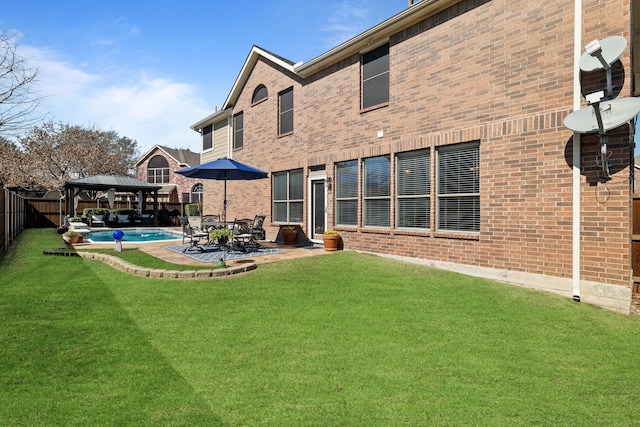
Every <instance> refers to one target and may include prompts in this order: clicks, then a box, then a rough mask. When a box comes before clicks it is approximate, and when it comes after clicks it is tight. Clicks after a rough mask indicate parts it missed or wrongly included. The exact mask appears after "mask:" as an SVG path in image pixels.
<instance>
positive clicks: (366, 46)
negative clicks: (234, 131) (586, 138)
mask: <svg viewBox="0 0 640 427" xmlns="http://www.w3.org/2000/svg"><path fill="white" fill-rule="evenodd" d="M461 1H462V0H421V1H418V2H417V3H415V4H413V5H411V6H409V7H408V8H407V9H404V10H403V11H401V12H399V13H397V14H396V15H394V16H392V17H391V18H389V19H387V20H385V21H383V22H381V23H380V24H378V25H376V26H374V27H372V28H370V29H368V30H366V31H365V32H363V33H361V34H359V35H357V36H355V37H353V38H351V39H349V40H347V41H346V42H344V43H342V44H340V45H338V46H336V47H335V48H333V49H331V50H329V51H327V52H325V53H323V54H322V55H320V56H317V57H316V58H314V59H312V60H310V61H309V62H306V63H304V62H299V63H297V64H294V63H293V62H291V61H288V60H287V59H285V58H283V57H281V56H279V55H276V54H274V53H272V52H269V51H268V50H266V49H263V48H261V47H258V46H255V45H254V46H252V48H251V50H250V51H249V55H247V59H246V60H245V62H244V64H243V66H242V68H241V69H240V73H239V74H238V77H237V78H236V80H235V82H234V84H233V86H232V88H231V91H230V92H229V95H228V96H227V99H226V100H225V102H224V104H223V107H222V110H220V112H216V113H214V114H212V115H210V116H208V117H206V118H204V119H202V120H200V121H198V122H197V123H195V124H193V125H192V126H191V129H193V130H195V131H198V130H199V129H202V127H204V126H206V125H208V124H209V123H210V122H212V121H213V119H215V118H217V116H218V115H220V114H222V112H223V111H224V112H225V113H224V114H227V115H230V111H231V110H232V109H233V106H234V105H235V102H236V100H237V99H238V96H240V92H241V91H242V88H243V87H244V85H245V83H246V82H247V80H248V78H249V75H250V74H251V70H252V69H253V67H254V66H255V64H256V62H258V59H259V58H260V57H263V58H266V59H268V60H270V61H272V62H273V63H275V64H277V65H279V66H280V67H282V68H284V69H285V70H288V71H290V72H292V73H293V74H296V75H299V76H300V77H303V78H306V77H308V76H310V75H312V74H313V73H316V72H318V71H321V70H323V69H325V68H327V67H329V66H331V65H333V64H335V63H337V62H340V61H341V60H343V59H345V58H348V57H349V56H351V55H353V54H355V53H363V52H366V51H368V50H371V49H374V48H376V47H378V46H380V45H381V44H383V43H385V42H387V41H388V40H389V38H390V37H391V36H392V35H393V34H396V33H397V32H399V31H401V30H403V29H404V28H407V27H410V26H411V25H414V24H416V23H418V22H420V21H423V20H424V19H426V18H428V17H429V16H432V15H435V14H436V13H438V12H440V11H442V10H444V9H446V8H448V7H450V6H452V5H454V4H457V3H460V2H461Z"/></svg>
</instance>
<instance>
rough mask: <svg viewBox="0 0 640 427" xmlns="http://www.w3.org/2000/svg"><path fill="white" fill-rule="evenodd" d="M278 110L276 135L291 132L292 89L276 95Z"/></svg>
mask: <svg viewBox="0 0 640 427" xmlns="http://www.w3.org/2000/svg"><path fill="white" fill-rule="evenodd" d="M278 100H279V102H278V104H279V108H280V114H279V118H280V119H279V125H278V135H284V134H287V133H291V132H293V88H289V89H287V90H285V91H283V92H280V94H278Z"/></svg>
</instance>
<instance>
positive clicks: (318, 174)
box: [307, 171, 327, 243]
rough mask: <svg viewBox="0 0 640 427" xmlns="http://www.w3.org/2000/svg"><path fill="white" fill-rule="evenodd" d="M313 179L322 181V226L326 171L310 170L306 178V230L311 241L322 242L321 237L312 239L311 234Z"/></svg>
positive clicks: (325, 205)
mask: <svg viewBox="0 0 640 427" xmlns="http://www.w3.org/2000/svg"><path fill="white" fill-rule="evenodd" d="M314 181H324V206H323V210H324V226H325V228H326V226H327V173H326V171H317V172H315V173H314V172H310V173H309V178H308V180H307V194H308V195H309V197H308V205H309V206H308V212H307V221H308V224H307V230H308V232H309V233H308V234H309V236H308V237H309V240H310V241H312V242H313V243H322V238H319V239H314V238H313V236H314V234H315V232H314V230H313V182H314Z"/></svg>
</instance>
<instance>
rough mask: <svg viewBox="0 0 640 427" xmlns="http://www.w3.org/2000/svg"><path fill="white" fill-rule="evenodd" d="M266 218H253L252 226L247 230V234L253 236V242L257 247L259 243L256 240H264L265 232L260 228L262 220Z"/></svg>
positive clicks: (259, 216)
mask: <svg viewBox="0 0 640 427" xmlns="http://www.w3.org/2000/svg"><path fill="white" fill-rule="evenodd" d="M265 218H266V215H256V216H255V217H254V218H253V224H252V225H251V228H250V229H249V232H250V233H251V234H252V235H253V239H252V240H253V241H254V242H255V243H256V244H257V245H258V246H259V243H258V242H257V241H256V240H264V239H265V232H264V228H262V226H263V225H264V220H265Z"/></svg>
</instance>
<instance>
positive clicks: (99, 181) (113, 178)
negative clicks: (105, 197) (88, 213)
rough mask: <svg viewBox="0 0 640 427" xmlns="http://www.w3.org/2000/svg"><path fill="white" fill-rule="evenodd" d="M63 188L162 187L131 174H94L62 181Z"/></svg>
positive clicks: (119, 189) (127, 188) (139, 189)
mask: <svg viewBox="0 0 640 427" xmlns="http://www.w3.org/2000/svg"><path fill="white" fill-rule="evenodd" d="M64 186H65V188H77V189H81V190H89V189H90V190H108V189H110V188H115V189H116V191H121V192H122V191H132V192H136V191H141V190H142V191H156V190H160V189H161V188H162V187H161V186H159V185H156V184H151V183H148V182H145V181H142V180H139V179H138V178H133V177H131V176H119V175H95V176H89V177H86V178H79V179H74V180H71V181H67V182H65V183H64Z"/></svg>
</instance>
